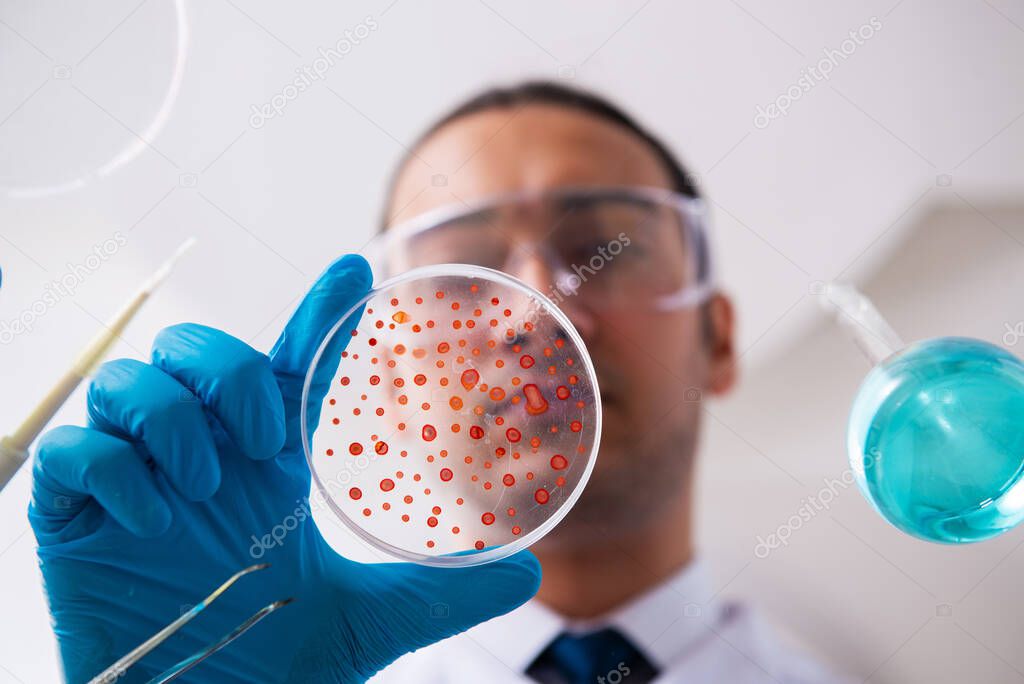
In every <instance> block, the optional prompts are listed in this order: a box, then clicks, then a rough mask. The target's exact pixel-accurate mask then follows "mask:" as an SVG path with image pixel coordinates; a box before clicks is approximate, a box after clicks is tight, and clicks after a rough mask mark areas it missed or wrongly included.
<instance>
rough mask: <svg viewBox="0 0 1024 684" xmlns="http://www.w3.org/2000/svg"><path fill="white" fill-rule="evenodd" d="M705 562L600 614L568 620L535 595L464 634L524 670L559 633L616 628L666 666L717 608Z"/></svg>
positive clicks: (691, 565) (697, 634)
mask: <svg viewBox="0 0 1024 684" xmlns="http://www.w3.org/2000/svg"><path fill="white" fill-rule="evenodd" d="M712 598H713V592H712V590H711V584H710V581H709V579H708V576H707V573H706V570H705V568H704V565H703V563H700V562H698V561H692V562H690V563H689V564H688V565H687V566H685V567H684V568H682V569H681V570H679V571H678V572H677V573H676V574H674V575H672V576H670V577H668V578H667V579H665V580H664V581H662V582H661V583H660V584H657V585H655V586H654V587H652V588H651V589H649V590H648V591H646V592H645V593H643V594H641V595H640V596H638V597H637V598H635V599H633V600H632V601H630V602H628V603H626V604H625V605H623V606H621V607H620V608H618V609H616V610H614V611H612V612H611V613H609V614H608V615H605V616H603V617H600V618H597V619H594V620H587V621H572V620H567V619H566V618H564V617H562V616H560V615H559V614H557V613H555V612H554V611H553V610H551V609H550V608H548V607H547V606H545V605H544V604H542V603H541V602H540V601H537V600H536V599H534V600H532V601H529V602H527V603H526V604H524V605H522V606H520V607H519V608H517V609H516V610H513V611H512V612H510V613H508V614H506V615H503V616H501V617H497V618H494V619H493V620H489V621H488V622H485V623H483V624H482V625H479V626H477V627H474V628H473V629H471V630H469V632H467V633H466V635H467V636H468V637H469V638H471V639H472V640H473V641H475V642H476V643H477V644H478V645H479V646H481V647H482V648H484V649H486V650H487V651H488V652H490V654H491V655H492V656H494V657H495V658H497V659H499V660H501V661H502V662H503V663H504V664H505V665H506V666H508V667H509V668H511V669H513V670H516V671H517V672H525V671H526V668H528V667H529V666H530V663H532V662H533V661H534V660H535V659H536V658H537V656H538V655H540V654H541V652H542V651H543V650H544V649H545V648H547V646H548V644H550V643H551V641H552V640H553V639H554V638H555V637H557V636H558V635H559V634H561V633H562V632H572V633H581V632H590V631H593V630H596V629H600V628H602V627H613V628H615V629H618V630H619V631H620V632H622V634H623V635H624V636H625V637H626V638H627V639H629V640H630V641H631V642H632V643H633V645H634V646H635V647H636V648H637V649H638V650H639V651H640V652H641V653H642V654H643V655H644V656H645V657H646V658H647V659H648V660H649V661H650V662H651V663H652V664H653V665H655V666H656V667H658V668H659V669H664V668H666V667H668V665H669V664H670V663H671V662H673V661H674V660H676V658H677V657H678V656H679V655H680V654H682V653H683V652H685V651H686V650H687V649H688V648H689V647H690V646H691V645H693V644H694V643H695V642H696V641H697V640H698V639H700V638H701V637H703V636H705V635H706V634H707V627H706V626H705V621H706V620H707V619H708V618H709V617H711V616H712V615H713V612H714V611H716V610H717V609H716V608H714V607H713V606H712V605H711V603H712Z"/></svg>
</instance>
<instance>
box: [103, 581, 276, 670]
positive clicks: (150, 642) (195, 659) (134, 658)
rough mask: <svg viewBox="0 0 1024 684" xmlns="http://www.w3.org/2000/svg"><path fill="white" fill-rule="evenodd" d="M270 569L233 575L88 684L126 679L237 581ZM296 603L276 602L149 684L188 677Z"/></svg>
mask: <svg viewBox="0 0 1024 684" xmlns="http://www.w3.org/2000/svg"><path fill="white" fill-rule="evenodd" d="M268 567H270V564H269V563H261V564H258V565H250V566H249V567H247V568H244V569H242V570H239V571H238V572H236V573H235V574H234V575H232V576H231V577H230V578H229V579H228V581H227V582H225V583H224V584H222V585H220V586H219V587H217V588H216V589H214V590H213V592H212V593H211V594H210V595H209V596H207V597H206V598H204V599H203V600H202V601H200V602H199V603H198V604H196V605H195V606H194V607H193V608H192V609H191V610H189V611H188V612H187V613H185V614H183V615H182V616H181V617H180V618H178V619H177V620H175V621H174V622H172V623H171V624H169V625H167V626H166V627H164V628H163V629H161V630H160V631H159V632H157V633H156V634H154V635H153V636H151V637H150V638H148V639H146V640H145V641H143V642H142V643H141V644H139V645H138V646H136V647H135V648H134V649H132V650H131V651H129V652H128V654H127V655H125V656H124V657H122V658H120V659H119V660H118V661H117V662H116V663H114V664H113V665H111V666H110V667H108V668H107V669H105V670H104V671H103V672H100V673H99V674H98V675H96V676H95V677H93V678H92V679H90V680H89V684H111V683H112V682H115V681H116V680H117V679H118V678H120V677H122V676H123V675H124V673H125V672H126V671H127V670H128V668H130V667H131V666H132V665H134V664H135V663H137V662H139V661H140V660H142V658H143V657H144V656H145V655H146V654H147V653H149V652H150V651H152V650H153V649H154V648H156V647H157V646H159V645H160V644H162V643H163V642H164V641H166V640H167V639H168V638H169V637H170V636H171V635H172V634H174V633H175V632H177V631H178V630H179V629H181V628H182V627H184V626H185V625H186V624H188V623H189V622H190V621H191V620H192V619H193V618H194V617H196V616H197V615H199V613H201V612H203V610H204V609H205V608H206V607H207V606H208V605H210V604H211V603H213V602H214V601H216V600H217V598H218V597H219V596H220V595H221V594H223V593H224V592H225V591H227V590H228V588H229V587H231V585H232V584H234V583H235V582H236V581H238V579H239V578H240V577H242V576H244V575H248V574H249V573H251V572H256V571H257V570H263V569H264V568H268ZM293 600H294V599H291V598H287V599H284V600H281V601H274V602H273V603H271V604H270V605H267V606H264V607H263V608H261V609H260V610H258V611H256V612H255V613H254V614H253V615H251V616H249V618H248V619H247V620H245V621H244V622H242V623H241V624H239V625H238V626H237V627H235V628H234V629H233V630H231V631H230V632H228V633H227V634H225V635H224V636H222V637H221V638H220V639H218V640H217V641H215V642H213V643H212V644H210V645H209V646H206V647H205V648H202V649H200V650H198V651H196V652H195V653H193V654H192V655H190V656H189V657H188V658H185V659H184V660H182V661H180V662H179V663H177V664H176V665H174V666H172V667H171V668H170V669H168V670H165V671H164V672H162V673H161V674H159V675H157V676H156V677H154V678H153V679H151V680H149V682H147V684H164V682H169V681H172V680H174V679H177V678H178V677H180V676H181V675H183V674H185V673H186V672H188V671H189V670H191V669H192V668H193V667H195V666H196V665H198V664H199V663H201V662H203V661H204V660H206V659H207V658H209V657H210V656H212V655H213V654H214V653H216V652H217V651H219V650H221V649H222V648H224V647H225V646H227V645H228V644H230V643H231V642H232V641H234V640H235V639H237V638H238V637H240V636H242V635H243V634H245V633H246V632H247V631H249V629H250V628H251V627H253V625H255V624H256V623H257V622H259V621H260V620H262V619H263V618H265V617H266V616H268V615H270V614H271V613H273V612H274V611H275V610H277V609H278V608H280V607H281V606H286V605H288V604H289V603H291V602H292V601H293Z"/></svg>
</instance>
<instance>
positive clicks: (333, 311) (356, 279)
mask: <svg viewBox="0 0 1024 684" xmlns="http://www.w3.org/2000/svg"><path fill="white" fill-rule="evenodd" d="M372 283H373V274H372V273H371V271H370V266H369V264H368V263H367V262H366V260H365V259H364V258H363V257H361V256H359V255H357V254H348V255H346V256H343V257H341V258H340V259H338V260H337V261H335V262H334V263H332V264H331V265H330V266H328V267H327V269H326V270H325V271H324V272H323V274H321V276H320V278H319V279H317V281H316V283H314V284H313V287H312V288H310V290H309V292H308V293H307V294H306V296H305V298H304V299H303V300H302V302H301V303H300V304H299V306H298V308H296V310H295V313H294V314H292V317H291V318H290V319H289V320H288V323H287V325H285V328H284V332H282V333H281V336H280V337H279V338H278V340H277V343H276V344H275V345H274V348H273V349H272V350H271V352H270V358H271V364H272V366H273V369H274V375H275V376H276V377H277V382H278V385H279V386H280V388H281V395H282V396H283V397H284V405H285V415H286V420H287V426H288V428H287V433H288V436H287V442H286V443H287V444H288V445H289V446H297V445H298V444H299V440H300V415H299V414H300V413H301V405H302V387H303V384H304V383H305V379H306V372H307V370H308V369H309V366H310V364H311V363H312V362H313V357H314V356H315V355H316V352H317V350H318V349H319V348H320V345H321V344H323V341H324V339H325V338H326V337H327V335H328V334H329V333H330V330H331V328H332V327H333V326H334V325H335V324H336V323H337V322H338V320H339V319H340V318H341V317H342V316H343V315H344V314H346V313H347V312H348V311H349V310H351V309H352V307H353V306H355V305H356V303H358V302H359V300H360V299H362V298H363V297H364V296H365V295H366V293H367V292H368V291H369V289H370V286H371V285H372ZM360 315H361V311H360V312H359V315H356V316H353V317H352V318H351V319H350V320H349V321H347V322H346V324H345V325H344V326H343V327H342V328H341V329H339V330H338V331H337V332H336V333H335V334H334V335H333V336H332V337H331V341H330V343H329V344H328V345H327V347H325V349H324V352H323V354H321V356H320V361H319V362H318V365H317V369H316V372H315V373H314V376H313V378H312V381H311V383H310V393H309V403H308V407H309V408H308V410H309V415H308V416H307V418H308V419H309V421H310V423H311V424H312V425H315V424H316V421H317V420H318V419H319V416H320V404H321V403H322V402H323V399H324V396H325V395H326V394H327V389H328V387H329V386H330V383H331V378H333V377H334V372H335V371H336V370H337V368H338V362H339V361H340V359H341V352H342V351H343V350H344V349H345V346H346V345H347V344H348V341H349V339H350V335H349V333H350V332H351V330H353V329H354V328H355V326H356V324H357V323H358V322H359V317H360Z"/></svg>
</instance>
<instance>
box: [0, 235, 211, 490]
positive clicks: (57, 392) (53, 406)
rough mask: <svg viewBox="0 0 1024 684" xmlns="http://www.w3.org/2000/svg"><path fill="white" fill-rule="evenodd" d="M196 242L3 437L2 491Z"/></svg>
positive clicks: (178, 252) (185, 246) (188, 243)
mask: <svg viewBox="0 0 1024 684" xmlns="http://www.w3.org/2000/svg"><path fill="white" fill-rule="evenodd" d="M195 242H196V239H195V238H194V237H193V238H189V239H188V240H186V241H185V242H184V243H182V245H181V246H180V247H178V249H177V250H175V252H174V254H173V255H171V258H170V259H168V260H167V261H165V262H164V264H163V265H162V266H160V268H158V269H157V270H156V271H155V272H154V273H153V275H152V276H150V277H149V279H148V280H146V282H145V283H143V284H142V287H140V288H139V290H138V291H137V292H136V293H135V295H134V296H133V297H132V298H131V299H130V300H128V302H127V303H126V304H125V305H124V307H123V308H122V309H121V310H120V311H119V312H118V313H117V315H116V316H114V318H113V319H111V321H110V323H109V324H108V325H107V326H105V328H104V330H102V331H101V332H100V333H99V334H98V335H97V336H96V337H95V338H94V339H93V341H92V342H91V343H90V344H89V346H87V347H86V348H85V350H84V351H83V352H82V353H81V354H80V355H79V357H78V358H77V359H76V360H75V362H74V363H73V364H72V365H71V367H70V368H69V369H68V370H67V371H66V372H65V373H64V375H63V376H61V378H60V380H58V381H57V383H56V384H55V385H54V386H53V387H52V388H51V389H50V391H49V392H48V393H47V394H46V396H45V397H43V399H42V401H40V402H39V404H38V405H37V406H36V407H35V409H33V411H32V412H31V413H30V414H29V415H28V417H27V418H26V419H25V420H24V421H23V422H22V423H21V425H19V426H18V427H17V428H16V429H15V431H14V432H13V433H11V434H10V435H8V436H6V437H4V438H2V439H0V491H2V490H3V488H4V487H6V486H7V483H8V482H10V481H11V478H13V477H14V474H15V473H17V472H18V469H19V468H21V466H22V464H23V463H24V462H25V461H26V460H28V449H29V446H30V445H31V444H32V442H33V441H35V439H36V437H38V436H39V434H40V433H41V432H42V431H43V429H44V428H45V427H46V424H47V423H49V422H50V420H51V419H52V418H53V416H54V414H56V413H57V411H58V410H59V409H60V407H61V406H63V405H64V402H66V401H67V400H68V397H70V396H71V393H72V392H74V391H75V388H76V387H78V384H79V383H80V382H82V380H83V379H84V378H86V377H88V376H89V374H90V373H92V371H93V370H94V369H95V368H96V366H97V365H99V363H100V362H101V361H102V360H103V357H104V356H105V355H106V353H107V352H108V351H109V350H110V347H111V346H113V344H114V342H115V341H116V340H117V339H118V338H119V337H120V336H121V333H122V332H124V330H125V328H126V327H128V323H129V322H130V321H131V320H132V318H134V317H135V314H136V313H138V311H139V309H141V308H142V305H143V304H145V303H146V300H148V299H149V297H150V296H151V295H152V294H153V292H154V291H155V290H156V288H157V287H159V285H160V284H161V283H162V282H163V281H164V280H166V278H167V276H168V275H169V274H170V272H171V269H172V268H174V264H175V263H176V262H177V261H178V259H180V258H181V256H182V255H183V254H184V253H185V252H187V251H188V250H189V248H191V247H192V245H194V244H195Z"/></svg>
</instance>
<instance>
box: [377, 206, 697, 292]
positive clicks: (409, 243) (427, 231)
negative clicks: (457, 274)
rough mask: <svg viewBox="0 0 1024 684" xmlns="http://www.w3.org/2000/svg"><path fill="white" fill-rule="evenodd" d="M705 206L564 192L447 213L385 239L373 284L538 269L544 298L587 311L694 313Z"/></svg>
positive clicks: (423, 218)
mask: <svg viewBox="0 0 1024 684" xmlns="http://www.w3.org/2000/svg"><path fill="white" fill-rule="evenodd" d="M706 213H707V212H706V207H705V204H704V202H703V201H701V200H699V199H695V198H691V197H686V196H683V195H680V194H678V193H675V192H671V191H669V190H665V189H662V188H653V187H604V186H596V187H564V188H557V189H554V190H547V191H543V192H534V191H522V192H515V193H508V194H500V195H493V196H490V197H486V198H483V199H479V200H474V201H472V202H465V203H462V204H460V205H447V206H444V207H440V208H437V209H434V210H431V211H428V212H426V213H424V214H421V215H420V216H417V217H415V218H413V219H411V220H409V221H407V222H404V223H401V224H399V225H397V226H395V227H394V228H390V229H388V230H387V231H385V232H384V234H383V235H382V236H381V237H380V239H379V240H378V241H377V242H376V245H375V248H376V252H375V253H373V252H371V254H370V258H371V262H372V263H373V264H374V269H375V271H376V272H377V275H378V276H379V277H388V278H389V277H392V276H394V275H396V274H400V273H404V272H406V271H409V270H411V269H413V268H418V267H422V266H431V265H437V264H443V263H461V264H471V265H476V266H484V267H486V268H491V269H494V270H497V271H503V272H505V273H509V274H511V275H520V274H522V273H523V272H524V271H526V270H527V269H530V268H536V267H537V266H542V267H543V268H544V269H545V270H546V273H547V276H548V277H549V278H550V283H551V287H550V289H549V291H548V292H546V293H545V294H547V295H548V296H549V297H550V298H551V299H553V300H554V301H556V302H561V301H563V300H564V299H566V298H568V297H574V298H576V300H577V301H578V302H579V303H580V305H582V306H585V307H588V308H592V309H601V310H606V309H619V310H621V309H636V308H637V307H640V308H643V309H656V310H662V311H672V310H676V309H681V308H685V307H690V306H695V305H698V304H700V303H702V302H703V301H704V300H705V299H707V297H708V295H709V294H710V293H711V292H712V290H713V286H712V274H711V260H710V254H709V252H710V249H709V245H708V239H707V230H706V219H705V217H706Z"/></svg>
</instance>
